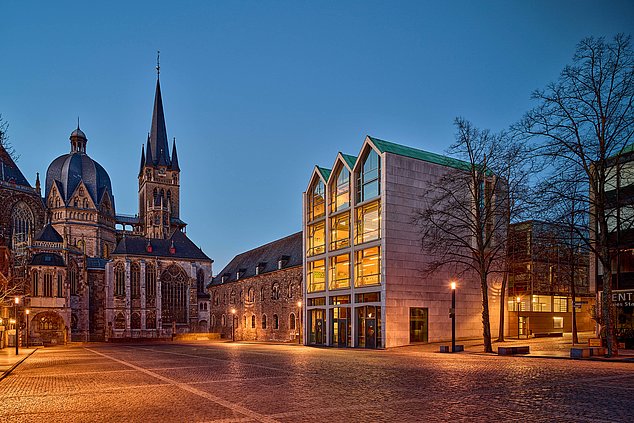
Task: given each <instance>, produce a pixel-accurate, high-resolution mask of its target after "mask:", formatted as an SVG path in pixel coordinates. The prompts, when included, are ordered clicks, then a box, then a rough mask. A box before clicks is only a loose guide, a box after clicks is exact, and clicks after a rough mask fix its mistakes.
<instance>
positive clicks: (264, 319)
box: [254, 314, 266, 329]
mask: <svg viewBox="0 0 634 423" xmlns="http://www.w3.org/2000/svg"><path fill="white" fill-rule="evenodd" d="M254 317H255V316H254ZM262 329H266V314H263V315H262Z"/></svg>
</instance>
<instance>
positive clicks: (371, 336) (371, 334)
mask: <svg viewBox="0 0 634 423" xmlns="http://www.w3.org/2000/svg"><path fill="white" fill-rule="evenodd" d="M365 347H366V348H376V319H365Z"/></svg>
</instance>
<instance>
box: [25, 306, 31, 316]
mask: <svg viewBox="0 0 634 423" xmlns="http://www.w3.org/2000/svg"><path fill="white" fill-rule="evenodd" d="M30 312H31V310H29V309H28V308H27V309H26V315H27V316H28V315H29V313H30Z"/></svg>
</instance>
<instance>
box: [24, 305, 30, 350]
mask: <svg viewBox="0 0 634 423" xmlns="http://www.w3.org/2000/svg"><path fill="white" fill-rule="evenodd" d="M30 312H31V310H29V309H28V308H27V309H26V310H24V313H26V335H25V336H24V338H25V339H24V341H25V343H26V348H29V313H30Z"/></svg>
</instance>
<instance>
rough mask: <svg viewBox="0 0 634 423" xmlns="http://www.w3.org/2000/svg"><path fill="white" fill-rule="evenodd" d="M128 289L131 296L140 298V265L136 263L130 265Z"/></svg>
mask: <svg viewBox="0 0 634 423" xmlns="http://www.w3.org/2000/svg"><path fill="white" fill-rule="evenodd" d="M130 291H131V292H130V295H131V296H132V298H141V267H140V266H139V264H138V263H132V264H131V265H130ZM139 329H140V328H139Z"/></svg>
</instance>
